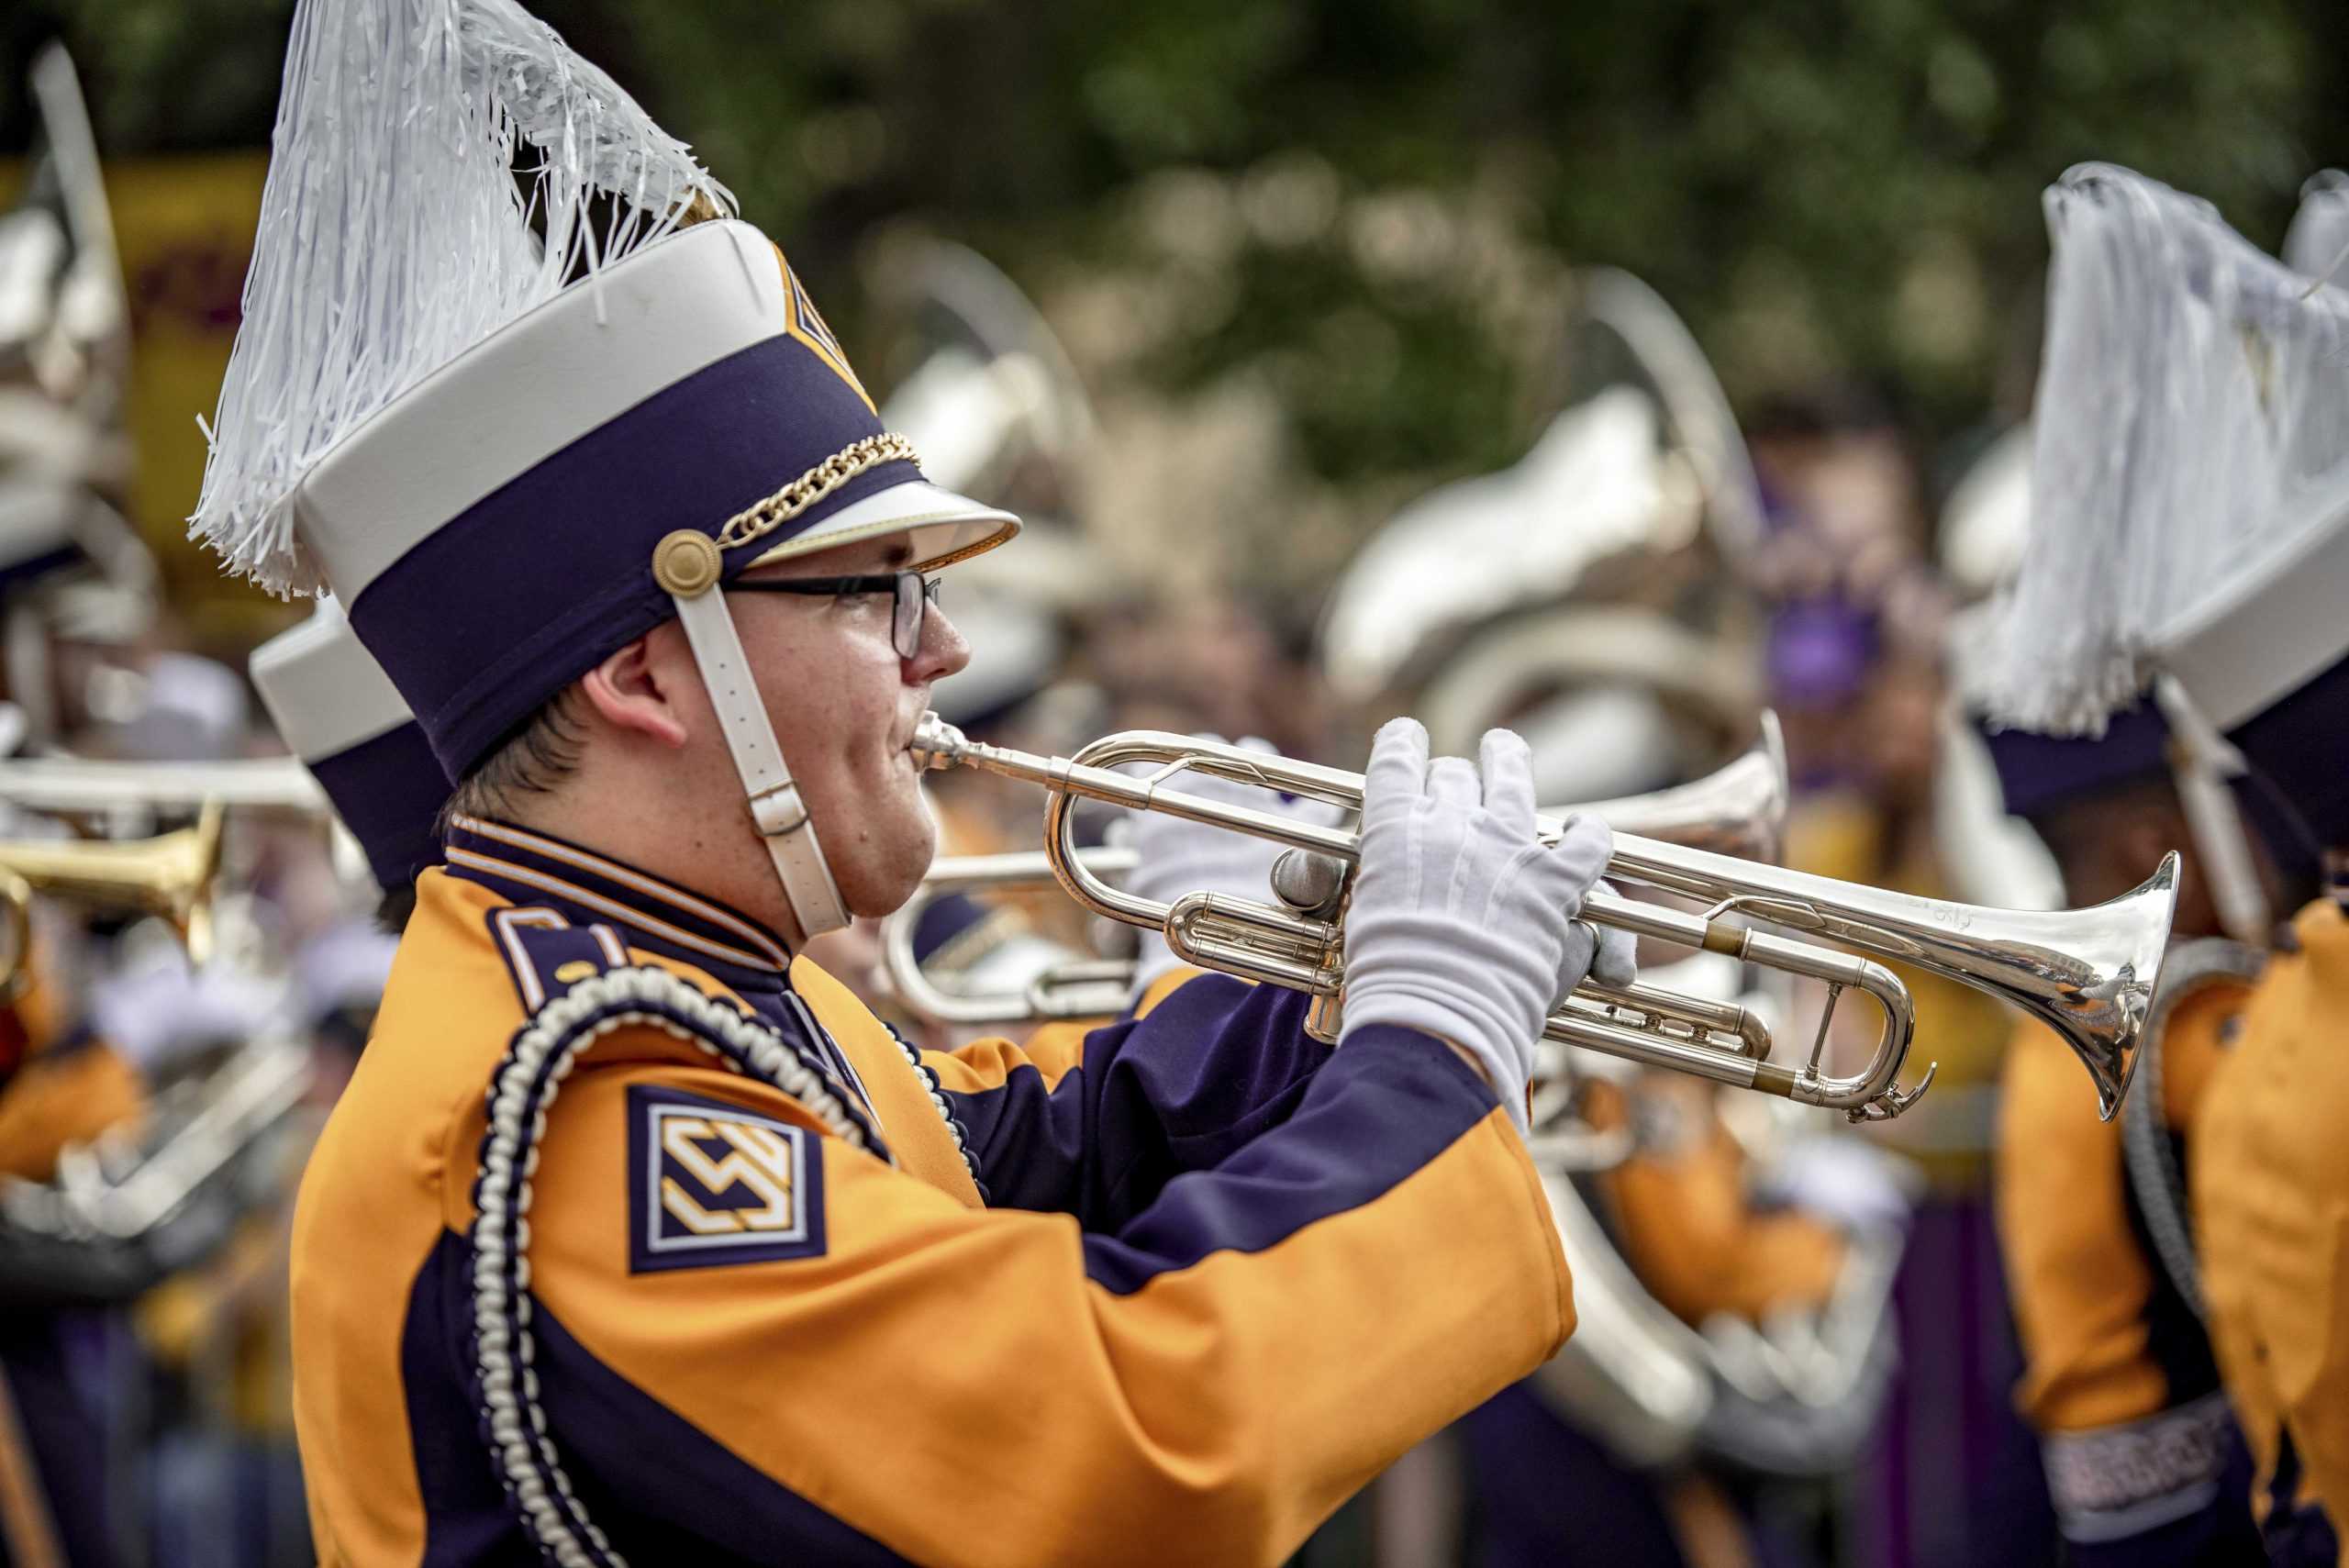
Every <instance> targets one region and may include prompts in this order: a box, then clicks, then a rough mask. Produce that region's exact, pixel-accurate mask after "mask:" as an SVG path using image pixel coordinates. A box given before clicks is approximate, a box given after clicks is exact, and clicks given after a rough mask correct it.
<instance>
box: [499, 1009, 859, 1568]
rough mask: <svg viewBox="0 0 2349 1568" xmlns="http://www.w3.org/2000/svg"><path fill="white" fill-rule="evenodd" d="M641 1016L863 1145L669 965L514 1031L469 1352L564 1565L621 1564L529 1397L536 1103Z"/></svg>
mask: <svg viewBox="0 0 2349 1568" xmlns="http://www.w3.org/2000/svg"><path fill="white" fill-rule="evenodd" d="M639 1025H641V1026H647V1027H650V1028H652V1029H660V1030H662V1032H664V1033H666V1034H669V1035H672V1036H674V1037H675V1038H676V1039H678V1040H689V1041H691V1042H692V1043H693V1044H695V1045H696V1046H699V1047H700V1048H701V1049H702V1050H703V1051H705V1052H707V1054H708V1055H709V1056H711V1057H712V1058H714V1059H715V1060H716V1061H717V1062H718V1064H719V1065H720V1066H722V1067H724V1068H726V1069H727V1070H729V1072H734V1073H741V1074H743V1075H744V1076H747V1077H751V1078H755V1079H757V1080H759V1081H760V1082H762V1083H765V1084H772V1085H774V1087H775V1088H778V1089H780V1090H782V1091H783V1092H784V1093H785V1094H786V1095H790V1096H791V1097H792V1098H793V1099H795V1100H796V1101H797V1102H798V1103H799V1104H800V1105H801V1106H805V1107H807V1110H808V1111H810V1112H812V1113H813V1114H814V1115H815V1117H816V1118H817V1119H818V1121H820V1122H822V1123H823V1125H824V1129H825V1130H826V1131H828V1132H829V1133H830V1134H831V1135H832V1136H833V1137H835V1138H837V1139H839V1140H841V1142H843V1143H845V1144H847V1145H848V1146H849V1147H850V1148H852V1149H863V1150H872V1149H874V1145H873V1144H872V1143H871V1142H870V1141H869V1140H867V1139H866V1137H865V1133H864V1129H863V1124H862V1123H861V1121H860V1120H859V1118H857V1117H856V1116H855V1115H854V1114H853V1113H852V1112H851V1111H850V1110H849V1108H848V1107H847V1106H844V1105H843V1104H841V1100H840V1099H839V1097H838V1096H837V1095H834V1094H833V1093H832V1091H831V1089H830V1088H829V1086H827V1084H826V1083H825V1081H824V1079H823V1078H822V1077H821V1076H820V1075H819V1074H818V1073H816V1072H815V1071H814V1070H813V1069H812V1068H810V1067H809V1066H808V1065H807V1063H806V1062H803V1061H802V1060H801V1059H800V1057H799V1054H798V1052H796V1051H794V1050H793V1049H792V1048H791V1047H790V1045H789V1044H788V1043H787V1042H786V1041H785V1039H784V1037H783V1036H782V1035H780V1034H778V1033H776V1032H775V1031H774V1029H769V1028H768V1027H767V1026H765V1025H764V1024H762V1023H758V1022H755V1021H753V1020H752V1019H750V1018H744V1017H743V1016H742V1015H741V1014H740V1013H738V1012H736V1011H735V1010H734V1009H733V1008H732V1007H730V1006H727V1005H726V1004H725V1003H723V1002H720V1001H718V1000H716V999H715V998H713V997H709V996H706V995H703V994H702V993H701V992H700V991H698V990H696V989H695V988H694V987H693V986H692V985H690V984H686V983H685V981H683V980H680V979H678V978H677V977H676V976H675V975H674V974H671V973H668V971H666V970H662V969H652V968H636V969H612V970H607V971H605V972H604V973H601V974H598V975H596V976H594V977H593V978H591V979H587V980H583V981H581V982H580V983H579V984H576V985H574V986H573V987H572V988H571V989H570V990H569V991H568V992H566V993H564V994H563V995H561V996H559V997H557V998H555V999H554V1000H553V1001H551V1002H549V1003H548V1004H547V1005H546V1006H544V1007H541V1008H540V1009H539V1011H538V1012H537V1013H536V1014H535V1015H533V1016H532V1017H531V1018H530V1019H529V1022H527V1023H525V1024H524V1025H523V1026H522V1028H521V1029H520V1031H519V1032H518V1033H517V1034H516V1035H515V1037H514V1040H513V1043H512V1044H511V1045H509V1046H507V1050H506V1055H505V1056H504V1058H503V1059H502V1060H501V1061H500V1062H498V1065H497V1071H496V1073H495V1075H494V1076H493V1077H492V1078H491V1080H490V1088H489V1120H488V1128H487V1130H486V1131H485V1132H484V1134H483V1136H482V1147H481V1175H480V1179H479V1181H478V1182H477V1183H476V1184H475V1185H474V1189H473V1206H474V1209H475V1216H474V1219H473V1357H474V1363H475V1367H476V1370H477V1372H478V1373H479V1376H480V1378H481V1391H482V1404H483V1407H484V1413H485V1415H486V1417H487V1419H488V1430H489V1448H490V1455H491V1458H492V1460H493V1462H495V1465H496V1467H497V1471H498V1474H499V1476H500V1477H501V1478H502V1479H503V1480H504V1482H505V1484H506V1487H507V1492H508V1493H509V1494H511V1496H513V1498H514V1502H515V1507H516V1508H517V1510H518V1512H519V1514H520V1516H521V1519H522V1525H523V1528H524V1529H525V1530H527V1531H528V1532H529V1536H530V1539H531V1540H533V1541H535V1542H536V1543H537V1544H538V1547H539V1549H540V1551H543V1552H544V1553H546V1554H547V1555H548V1556H549V1557H551V1558H552V1559H553V1560H554V1561H555V1562H557V1563H559V1564H561V1568H628V1565H627V1561H626V1559H624V1558H623V1557H621V1555H620V1554H619V1553H618V1551H614V1550H613V1549H612V1543H611V1540H610V1538H608V1537H607V1536H606V1535H605V1534H604V1532H603V1531H602V1530H601V1529H597V1528H596V1524H595V1523H594V1521H592V1520H591V1519H589V1518H587V1511H586V1508H585V1507H584V1506H583V1505H582V1504H581V1503H580V1501H579V1498H578V1496H577V1494H576V1493H575V1492H574V1491H573V1487H572V1484H571V1478H570V1477H569V1476H568V1475H566V1474H565V1473H563V1470H562V1462H561V1460H560V1458H559V1456H558V1455H557V1454H556V1452H555V1448H554V1440H553V1438H552V1436H551V1433H550V1431H549V1429H548V1422H547V1418H546V1412H545V1410H544V1409H543V1408H542V1407H540V1403H539V1375H538V1373H536V1372H535V1371H533V1370H532V1363H533V1362H534V1361H535V1359H536V1353H537V1346H536V1342H535V1340H534V1338H533V1335H532V1330H531V1327H530V1297H529V1288H530V1263H529V1256H528V1254H529V1246H530V1222H529V1218H527V1216H528V1215H529V1210H530V1193H531V1180H532V1178H533V1177H534V1176H535V1175H536V1174H537V1173H538V1168H539V1149H538V1145H539V1142H540V1140H541V1139H542V1138H544V1137H545V1136H546V1127H547V1111H548V1109H549V1108H550V1107H551V1106H552V1105H553V1104H554V1100H555V1096H556V1095H557V1094H559V1093H560V1092H561V1090H562V1081H563V1080H564V1079H565V1078H567V1077H568V1076H570V1074H571V1070H572V1068H573V1066H574V1065H576V1064H577V1062H578V1059H579V1057H580V1056H581V1055H582V1054H583V1053H584V1052H585V1051H587V1050H588V1049H589V1048H591V1047H592V1046H593V1045H594V1044H595V1043H596V1041H597V1040H601V1039H603V1038H604V1036H606V1035H607V1034H609V1033H611V1032H612V1031H613V1030H614V1029H621V1028H626V1027H630V1026H639ZM817 1158H819V1159H820V1158H821V1155H820V1154H818V1156H817Z"/></svg>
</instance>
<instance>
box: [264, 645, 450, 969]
mask: <svg viewBox="0 0 2349 1568" xmlns="http://www.w3.org/2000/svg"><path fill="white" fill-rule="evenodd" d="M248 668H249V669H250V671H251V673H252V678H253V684H254V685H255V686H256V687H257V688H259V690H260V692H261V700H262V706H264V707H266V708H268V709H269V716H270V717H271V718H272V719H273V720H275V721H276V724H277V733H278V734H279V735H280V736H281V737H283V738H284V741H285V746H286V750H288V751H292V752H293V753H294V755H295V756H296V757H299V758H300V759H301V760H302V765H303V766H304V767H306V768H307V769H309V771H310V775H311V777H313V778H315V779H317V781H318V787H319V788H321V789H323V790H325V791H326V794H327V799H328V801H329V802H330V803H331V804H332V806H333V807H334V814H335V817H337V818H338V819H339V820H340V822H341V823H342V825H343V827H345V828H348V829H350V831H351V837H352V838H353V839H356V840H358V841H359V847H360V850H361V851H362V852H363V853H364V854H365V855H366V857H367V869H368V871H369V872H370V873H373V876H374V878H375V886H376V890H377V891H378V892H379V893H380V894H381V895H382V898H383V902H382V903H381V905H380V906H378V908H377V911H376V918H377V920H378V922H379V923H380V924H382V926H383V927H384V929H386V930H391V931H396V930H398V929H400V928H401V927H403V926H405V925H406V924H407V917H408V913H409V911H411V910H412V909H414V908H415V907H416V879H417V875H418V873H421V872H423V870H424V869H425V868H426V867H427V866H430V865H433V864H436V863H437V862H439V861H440V806H441V804H442V803H443V802H444V801H446V800H447V799H448V797H449V781H448V778H447V776H446V775H445V774H443V773H441V771H440V762H438V761H437V760H436V759H435V758H434V757H433V755H432V745H431V742H429V740H426V739H425V738H424V731H423V730H422V729H421V728H418V727H417V722H416V717H415V716H414V715H413V714H411V713H409V712H408V710H407V703H406V700H405V699H403V698H402V697H401V695H400V694H399V688H398V687H396V686H395V685H393V684H392V683H391V679H390V677H389V676H387V675H385V674H384V672H383V669H382V667H381V666H379V665H378V664H377V663H376V662H375V660H374V656H373V654H371V653H369V652H368V651H367V649H366V645H365V644H363V643H362V642H361V641H360V640H359V637H358V634H357V633H355V632H353V631H352V630H351V623H350V621H349V620H348V619H346V618H345V617H344V616H343V613H342V608H341V606H340V605H338V604H337V603H336V602H335V601H334V600H333V599H331V598H322V599H320V600H319V601H318V607H317V611H316V613H314V614H313V615H312V616H311V617H310V618H309V619H308V620H306V621H305V622H303V623H302V624H301V625H300V626H297V627H295V628H293V629H292V630H290V631H286V632H282V633H280V634H279V635H278V636H276V637H273V638H272V639H269V640H268V641H267V642H264V643H262V645H261V646H260V647H259V648H256V649H255V650H253V655H252V660H251V662H250V665H249V666H248Z"/></svg>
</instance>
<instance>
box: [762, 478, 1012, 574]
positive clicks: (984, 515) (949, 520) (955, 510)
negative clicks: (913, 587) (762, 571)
mask: <svg viewBox="0 0 2349 1568" xmlns="http://www.w3.org/2000/svg"><path fill="white" fill-rule="evenodd" d="M1018 532H1019V518H1018V517H1014V516H1012V515H1011V514H1010V513H1009V512H1006V511H1002V510H1000V509H998V508H996V507H994V506H982V505H980V504H979V503H978V502H976V501H974V500H972V499H971V498H970V497H968V496H966V495H956V494H954V492H952V490H943V489H941V488H940V487H939V486H937V485H935V484H930V482H929V481H928V480H907V482H906V483H904V484H892V485H890V486H889V487H888V488H887V489H886V490H879V491H875V492H874V494H872V495H867V496H865V497H864V498H863V499H862V500H860V501H856V502H853V503H852V504H850V505H849V506H842V507H841V509H840V510H839V511H837V512H834V513H833V514H832V515H831V516H830V517H826V518H824V519H823V521H821V522H819V523H817V524H816V525H814V526H813V527H811V528H807V529H805V530H804V531H802V532H800V533H796V534H794V535H793V536H792V537H791V538H789V539H785V540H784V541H783V542H782V543H781V544H778V545H776V546H775V547H774V549H773V550H766V551H764V552H763V553H762V554H760V555H758V556H755V557H753V558H752V560H751V566H754V567H755V566H772V565H774V563H775V562H779V561H790V560H794V559H796V557H799V556H803V555H812V554H814V553H815V552H816V551H818V550H833V549H836V548H838V547H839V546H841V545H844V544H860V543H863V541H865V540H867V539H886V538H888V537H890V536H891V535H894V534H907V535H909V536H911V538H912V540H913V547H914V553H913V560H912V562H911V566H910V569H911V570H913V571H917V572H934V571H936V570H937V569H939V568H940V567H942V566H951V565H952V564H953V563H954V562H958V561H966V560H968V559H970V558H971V557H972V556H974V555H977V554H979V553H980V552H981V551H983V550H993V549H994V548H995V547H996V545H999V544H1001V543H1003V542H1004V541H1005V540H1007V539H1010V538H1011V536H1012V535H1014V534H1016V533H1018Z"/></svg>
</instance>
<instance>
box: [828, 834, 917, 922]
mask: <svg viewBox="0 0 2349 1568" xmlns="http://www.w3.org/2000/svg"><path fill="white" fill-rule="evenodd" d="M936 849H937V844H936V840H933V839H930V838H927V837H925V838H924V839H923V840H922V841H921V844H920V846H919V848H918V850H916V849H914V848H913V847H911V846H908V851H907V853H906V854H905V855H903V856H899V857H893V860H894V863H892V864H890V865H887V866H877V865H876V866H872V867H867V868H864V869H865V871H866V873H867V874H865V875H863V876H860V877H858V878H856V879H855V882H854V883H853V884H845V883H844V884H842V885H841V901H842V902H843V903H845V904H846V905H847V906H848V912H849V913H850V914H852V915H854V916H857V917H860V918H863V919H867V920H878V919H881V918H883V917H885V916H889V915H894V914H896V912H897V911H898V910H899V909H900V908H902V907H904V906H905V903H906V900H907V899H908V898H911V897H912V896H913V895H914V892H915V890H916V889H918V887H920V886H921V879H922V878H923V877H924V876H925V875H927V874H928V873H929V872H930V858H931V856H932V855H933V854H934V853H935V852H936Z"/></svg>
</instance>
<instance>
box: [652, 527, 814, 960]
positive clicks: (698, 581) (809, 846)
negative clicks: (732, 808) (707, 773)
mask: <svg viewBox="0 0 2349 1568" xmlns="http://www.w3.org/2000/svg"><path fill="white" fill-rule="evenodd" d="M722 566H723V558H722V557H721V556H720V555H719V553H718V545H717V542H716V541H715V540H713V539H711V538H710V537H709V536H708V535H707V534H705V533H699V532H696V530H694V529H692V528H680V529H678V530H677V531H676V532H675V533H673V534H671V535H669V536H668V537H667V538H666V539H662V541H661V542H660V544H658V545H657V546H655V547H654V548H653V551H652V575H653V579H654V581H656V582H658V583H659V584H661V586H662V588H663V589H664V590H666V591H667V593H668V595H669V597H670V600H671V602H672V603H674V605H675V606H677V619H678V620H679V621H680V622H682V623H683V624H684V626H685V640H686V641H687V642H689V643H690V644H692V646H693V651H694V662H695V663H696V665H698V666H699V667H700V669H701V679H702V684H703V685H704V686H706V687H707V688H708V691H709V701H710V706H712V707H714V708H716V709H717V710H718V721H719V722H720V723H721V724H723V725H724V726H725V728H726V746H727V750H728V751H730V752H732V753H733V756H734V769H735V772H737V773H740V775H741V778H742V791H743V794H744V795H747V796H749V798H750V803H751V821H752V822H753V823H755V824H756V825H757V827H758V829H759V836H760V838H762V839H763V840H765V842H766V846H767V854H768V855H769V857H770V858H772V859H773V860H774V871H775V875H776V876H777V877H778V878H780V879H781V880H782V883H783V892H784V896H785V897H786V898H788V899H789V900H790V901H791V913H792V917H794V918H795V919H796V920H797V921H798V922H799V934H800V935H801V936H802V937H803V938H804V937H819V936H822V935H823V934H824V933H825V932H826V931H837V930H839V929H841V927H843V926H845V925H847V924H848V908H847V906H845V905H844V904H842V903H841V890H840V886H839V884H836V883H835V882H833V881H832V871H831V867H830V866H829V865H827V864H825V862H824V851H823V849H822V847H821V846H819V845H818V843H817V841H816V824H815V823H814V822H813V821H812V820H811V819H810V818H809V817H808V815H807V806H806V805H805V803H803V802H802V801H801V800H800V798H799V786H798V785H796V784H793V783H792V781H791V770H790V769H789V768H788V767H787V766H785V763H784V760H783V749H782V748H781V747H780V746H778V745H776V744H775V739H774V726H773V725H771V724H769V723H768V722H767V710H766V705H765V704H764V703H763V702H762V701H761V700H760V698H759V684H758V682H757V680H756V679H755V678H754V677H753V676H752V675H751V665H750V661H749V660H748V659H747V658H746V657H744V655H743V652H742V639H741V637H740V635H739V634H738V633H737V632H736V631H735V629H734V617H733V616H732V615H731V614H730V613H729V611H728V610H727V608H726V595H724V594H722V593H719V592H717V591H716V589H717V588H718V575H719V573H720V571H721V570H722Z"/></svg>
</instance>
